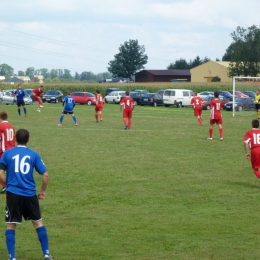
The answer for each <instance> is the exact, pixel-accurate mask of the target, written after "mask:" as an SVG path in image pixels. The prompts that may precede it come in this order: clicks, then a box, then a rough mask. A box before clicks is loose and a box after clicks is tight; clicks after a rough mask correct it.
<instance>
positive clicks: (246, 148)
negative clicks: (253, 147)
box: [244, 142, 250, 159]
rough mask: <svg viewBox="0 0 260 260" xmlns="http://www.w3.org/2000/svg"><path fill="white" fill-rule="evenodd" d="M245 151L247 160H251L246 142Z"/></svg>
mask: <svg viewBox="0 0 260 260" xmlns="http://www.w3.org/2000/svg"><path fill="white" fill-rule="evenodd" d="M244 149H245V152H246V158H247V159H248V158H250V153H249V145H248V142H244Z"/></svg>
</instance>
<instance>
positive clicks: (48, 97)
mask: <svg viewBox="0 0 260 260" xmlns="http://www.w3.org/2000/svg"><path fill="white" fill-rule="evenodd" d="M62 100H63V94H62V93H61V91H59V90H48V91H47V92H46V93H45V94H44V95H43V97H42V101H43V102H48V103H51V102H54V103H59V102H62Z"/></svg>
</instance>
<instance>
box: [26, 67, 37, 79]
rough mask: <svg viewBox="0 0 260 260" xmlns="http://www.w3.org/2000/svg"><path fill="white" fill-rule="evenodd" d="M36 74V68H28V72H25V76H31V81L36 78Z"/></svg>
mask: <svg viewBox="0 0 260 260" xmlns="http://www.w3.org/2000/svg"><path fill="white" fill-rule="evenodd" d="M34 73H35V69H34V67H29V68H27V69H26V71H25V75H26V76H29V77H30V78H31V79H32V78H33V76H34Z"/></svg>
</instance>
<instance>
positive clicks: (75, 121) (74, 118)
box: [72, 116, 77, 124]
mask: <svg viewBox="0 0 260 260" xmlns="http://www.w3.org/2000/svg"><path fill="white" fill-rule="evenodd" d="M72 118H73V121H74V123H75V124H76V123H77V118H76V117H75V116H73V117H72Z"/></svg>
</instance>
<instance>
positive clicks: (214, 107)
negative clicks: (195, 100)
mask: <svg viewBox="0 0 260 260" xmlns="http://www.w3.org/2000/svg"><path fill="white" fill-rule="evenodd" d="M210 108H211V113H210V119H222V115H221V109H222V104H221V102H220V100H219V99H213V100H212V101H211V103H210Z"/></svg>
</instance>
